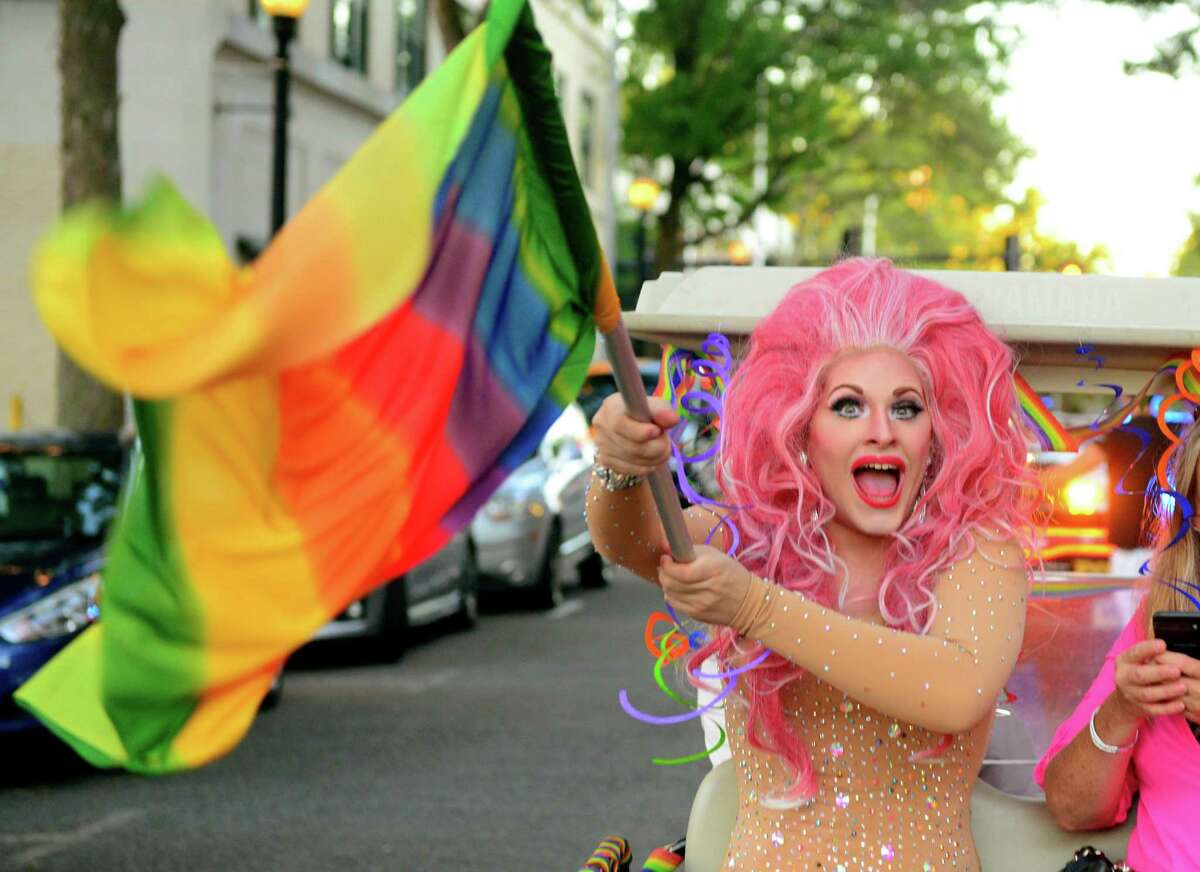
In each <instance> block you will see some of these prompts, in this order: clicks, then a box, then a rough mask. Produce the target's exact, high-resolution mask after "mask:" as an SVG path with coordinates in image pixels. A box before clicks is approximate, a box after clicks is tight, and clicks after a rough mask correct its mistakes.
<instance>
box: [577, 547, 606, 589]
mask: <svg viewBox="0 0 1200 872" xmlns="http://www.w3.org/2000/svg"><path fill="white" fill-rule="evenodd" d="M607 585H608V579H607V578H605V577H604V558H603V557H601V556H600V555H599V554H597V553H596V552H595V551H593V552H592V553H591V554H589V555H588V556H587V557H585V558H583V560H581V561H580V562H579V586H580V587H584V588H589V589H592V590H595V589H596V588H601V587H606V586H607Z"/></svg>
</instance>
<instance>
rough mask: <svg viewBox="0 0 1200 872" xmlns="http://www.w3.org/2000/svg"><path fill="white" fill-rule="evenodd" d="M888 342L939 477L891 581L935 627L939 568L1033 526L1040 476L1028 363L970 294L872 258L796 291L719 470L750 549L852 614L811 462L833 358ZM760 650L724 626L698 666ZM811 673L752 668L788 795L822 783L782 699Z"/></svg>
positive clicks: (788, 666) (762, 741)
mask: <svg viewBox="0 0 1200 872" xmlns="http://www.w3.org/2000/svg"><path fill="white" fill-rule="evenodd" d="M876 347H888V348H893V349H896V350H898V351H901V352H903V353H904V354H906V355H908V357H909V358H910V359H911V360H912V362H913V364H914V365H915V366H916V369H917V371H918V372H919V373H920V376H921V378H922V380H923V381H924V387H925V392H926V397H927V399H928V401H929V402H928V406H929V411H930V414H931V420H932V424H933V434H934V448H933V455H932V465H931V467H930V478H929V483H928V486H927V487H926V490H925V493H924V495H923V496H922V497H921V498H920V499H919V500H918V502H917V505H916V506H915V507H914V511H913V513H912V515H911V516H910V517H909V518H908V519H907V521H905V523H904V525H903V526H902V527H901V529H900V530H899V531H897V532H896V533H895V534H894V538H893V541H892V542H891V544H890V546H889V548H888V552H887V558H886V566H885V570H884V574H883V578H882V582H881V585H880V589H879V609H880V612H881V613H882V615H883V617H884V620H886V621H887V623H888V624H889V625H890V626H892V627H894V628H897V629H902V630H907V631H909V632H913V633H925V632H928V630H929V627H930V625H931V624H932V623H933V619H934V615H935V611H936V608H937V604H936V602H935V600H934V596H933V591H932V588H933V584H934V580H935V576H936V574H937V573H938V572H939V571H941V570H943V569H945V568H946V567H947V566H949V565H950V564H951V563H953V562H954V561H956V560H958V559H960V558H962V557H963V556H965V555H966V554H967V553H968V552H969V551H970V550H972V549H973V548H974V541H975V540H974V537H975V536H976V535H981V536H984V537H986V538H989V539H992V538H997V537H1004V538H1011V537H1017V538H1020V539H1022V540H1025V539H1026V538H1027V535H1028V534H1027V524H1028V517H1029V511H1030V506H1029V502H1028V501H1029V498H1030V497H1029V495H1030V493H1031V487H1030V485H1031V484H1032V476H1031V474H1030V473H1029V472H1028V471H1027V469H1026V464H1025V459H1026V451H1027V446H1028V445H1029V437H1028V434H1027V432H1026V431H1025V430H1024V428H1023V426H1022V425H1021V423H1020V415H1019V413H1018V406H1017V398H1016V392H1015V389H1014V386H1013V379H1012V372H1013V369H1014V366H1015V362H1014V359H1013V355H1012V352H1011V351H1010V349H1009V348H1008V346H1006V345H1005V344H1004V343H1003V342H1001V341H1000V340H999V339H997V338H996V337H995V336H994V335H993V334H992V333H991V332H990V331H989V330H988V329H987V328H986V327H985V326H984V324H983V321H982V320H981V319H980V317H979V313H978V312H976V311H975V309H974V308H973V307H972V306H971V304H970V303H968V302H967V300H966V298H964V297H963V296H962V295H961V294H959V293H958V292H956V291H952V290H950V289H948V288H945V287H943V286H941V285H939V284H937V283H935V282H932V281H930V280H928V279H925V278H921V277H919V276H916V275H913V274H912V273H908V272H905V271H903V270H900V269H897V268H896V267H894V266H893V265H892V264H891V263H890V262H888V261H886V260H865V259H853V260H846V261H843V262H841V263H838V264H837V265H835V266H833V267H831V268H830V269H827V270H824V271H823V272H821V273H819V274H817V275H816V276H813V277H812V278H811V279H809V280H808V281H806V282H803V283H802V284H800V285H797V286H796V287H794V288H792V290H791V291H789V292H788V294H787V296H786V297H784V299H783V300H782V301H781V302H780V303H779V305H778V306H777V307H776V309H775V310H774V311H773V312H772V313H771V314H770V315H769V316H767V317H766V318H765V319H763V321H762V322H761V323H760V324H759V325H758V327H757V328H756V329H755V331H754V333H753V335H752V336H751V339H750V345H749V351H748V353H747V354H746V356H745V358H744V360H743V361H742V362H741V364H740V366H739V367H738V370H737V372H736V373H735V375H734V377H733V380H732V382H731V384H730V386H729V389H728V392H727V395H726V397H725V410H724V420H723V423H722V427H723V434H722V440H723V445H722V451H721V462H720V466H719V471H718V475H719V479H720V482H721V486H722V489H723V490H724V493H725V496H726V498H727V501H728V502H729V503H731V504H734V505H738V506H741V507H743V508H741V509H740V510H739V511H738V513H737V518H736V520H737V524H738V526H739V528H740V530H741V541H742V547H741V551H740V553H739V554H738V555H736V556H737V557H738V559H739V560H740V561H741V562H742V563H743V564H744V565H745V566H746V567H747V568H748V569H750V571H752V572H754V573H755V574H757V575H760V576H762V577H763V578H767V579H772V580H774V581H775V582H776V583H778V584H780V585H782V586H783V587H786V588H789V589H791V590H795V591H799V592H801V593H803V594H804V595H805V596H807V597H809V598H810V599H812V600H814V601H816V602H818V603H821V604H822V605H824V606H827V607H830V608H835V609H838V608H841V607H842V606H843V602H844V597H845V594H846V589H847V575H846V568H845V564H844V563H843V562H842V561H841V560H840V559H839V557H838V555H837V554H836V553H834V551H833V550H832V548H831V546H830V543H829V540H828V539H827V538H826V536H825V533H824V531H823V527H824V525H825V524H826V523H828V522H829V520H830V519H831V518H832V517H833V515H834V506H833V503H832V502H830V501H829V500H828V499H826V498H825V496H824V495H823V494H822V491H821V485H820V483H819V481H818V480H817V478H816V476H815V475H814V473H813V471H812V469H811V468H809V467H808V466H806V465H803V464H802V463H801V462H800V460H799V457H800V452H801V449H802V448H803V447H804V444H805V439H806V432H807V428H808V423H809V421H810V420H811V419H812V416H813V414H814V412H815V411H816V408H817V404H818V403H819V402H820V397H821V392H822V382H823V378H824V372H825V370H826V368H827V367H828V366H829V364H830V362H831V361H833V360H834V359H835V358H836V357H837V356H838V355H841V354H845V353H847V352H851V351H855V350H863V349H869V348H876ZM764 409H769V410H770V414H763V413H762V410H764ZM761 651H762V646H760V645H757V644H754V645H749V646H748V645H747V641H746V640H745V639H741V638H740V637H738V636H737V635H736V634H735V633H734V632H733V631H732V630H729V629H723V630H722V631H720V632H719V633H716V634H715V635H714V637H713V640H712V641H711V642H710V643H709V644H708V645H706V646H704V648H702V649H701V650H699V651H698V652H696V653H695V654H694V655H693V657H692V658H691V666H690V671H691V670H695V669H696V668H698V667H699V664H701V663H702V662H703V661H704V659H705V658H706V657H708V656H709V655H711V654H714V653H715V654H717V655H718V656H719V657H720V658H721V659H722V661H726V660H730V659H733V658H737V659H749V658H752V657H754V656H757V655H758V654H760V653H761ZM802 674H803V670H801V669H799V667H797V666H796V665H795V664H793V663H791V662H790V661H788V660H785V659H784V658H782V657H780V656H779V655H777V654H771V655H770V656H769V657H768V658H767V659H766V660H764V661H763V663H761V664H760V665H759V666H758V667H756V668H755V669H753V670H751V671H749V672H747V673H746V674H745V675H744V676H743V684H742V694H743V696H744V697H745V698H746V700H747V702H748V704H749V713H748V719H747V724H748V727H749V740H750V743H751V744H752V745H753V746H754V747H756V748H759V749H761V750H766V751H770V752H774V753H776V754H778V755H779V756H781V757H782V758H783V759H784V760H785V761H786V762H787V763H788V764H789V766H790V768H791V769H792V771H793V772H794V773H795V781H794V783H793V784H792V785H790V787H789V788H788V790H787V791H786V793H785V794H784V797H785V798H784V800H783V801H784V802H785V803H790V802H797V801H802V800H804V799H807V798H811V797H812V796H813V795H814V793H815V791H816V778H815V774H814V771H813V766H812V759H811V756H810V754H809V751H808V748H807V747H806V746H805V744H804V742H803V741H802V740H801V739H800V737H799V736H798V735H797V734H796V733H795V731H793V730H792V728H791V727H790V726H789V724H788V722H787V719H786V718H785V716H784V714H783V707H782V703H781V700H780V693H781V691H782V689H783V687H784V685H786V684H787V683H789V682H790V681H792V680H795V679H797V678H799V677H800V676H801V675H802Z"/></svg>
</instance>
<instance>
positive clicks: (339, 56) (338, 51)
mask: <svg viewBox="0 0 1200 872" xmlns="http://www.w3.org/2000/svg"><path fill="white" fill-rule="evenodd" d="M329 16H330V27H329V53H330V55H331V56H332V57H333V59H334V60H335V61H337V62H338V63H339V64H341V65H342V66H344V67H349V68H350V69H352V70H358V71H359V72H360V73H365V72H366V71H367V0H333V3H331V4H330V7H329Z"/></svg>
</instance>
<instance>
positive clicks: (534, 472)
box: [470, 404, 606, 609]
mask: <svg viewBox="0 0 1200 872" xmlns="http://www.w3.org/2000/svg"><path fill="white" fill-rule="evenodd" d="M593 457H594V449H593V446H592V442H591V437H590V436H589V434H588V424H587V419H586V418H585V417H584V414H583V412H582V410H581V409H580V408H579V407H578V406H577V405H575V404H571V406H569V407H568V408H567V410H566V411H564V412H563V415H562V417H560V418H559V419H558V421H556V422H555V423H554V425H553V426H552V427H551V428H550V430H549V431H548V432H547V433H546V436H545V437H544V438H543V439H542V442H541V445H540V446H539V447H538V451H537V453H536V454H534V456H533V457H531V458H529V460H527V461H525V462H524V463H523V464H521V465H520V466H519V467H517V469H516V470H515V471H514V472H513V473H512V475H510V476H509V477H508V478H507V479H506V480H505V481H504V483H503V484H502V485H500V487H499V488H498V489H497V490H496V492H495V493H494V494H492V497H491V499H489V500H488V501H487V503H485V504H484V506H483V508H482V509H480V510H479V512H478V513H477V514H476V515H475V518H474V519H473V520H472V521H471V527H470V531H471V540H472V541H473V542H474V543H475V546H476V555H477V559H478V565H479V572H480V590H481V592H485V593H500V592H502V591H512V590H518V591H520V592H521V593H523V594H524V596H525V598H526V601H527V602H528V603H529V605H531V606H533V607H534V608H542V609H550V608H553V607H554V606H556V605H558V604H559V603H561V602H562V599H563V581H564V579H566V578H567V577H569V576H570V575H572V574H574V575H576V576H577V577H578V580H579V583H580V584H581V585H582V586H584V587H602V586H603V585H604V584H605V583H606V581H605V578H604V564H603V561H602V560H601V559H600V555H599V554H597V553H596V550H595V548H594V547H593V546H592V539H591V536H590V535H589V533H588V529H587V523H586V521H585V520H584V504H585V501H586V498H587V489H588V479H589V476H590V475H591V469H592V459H593Z"/></svg>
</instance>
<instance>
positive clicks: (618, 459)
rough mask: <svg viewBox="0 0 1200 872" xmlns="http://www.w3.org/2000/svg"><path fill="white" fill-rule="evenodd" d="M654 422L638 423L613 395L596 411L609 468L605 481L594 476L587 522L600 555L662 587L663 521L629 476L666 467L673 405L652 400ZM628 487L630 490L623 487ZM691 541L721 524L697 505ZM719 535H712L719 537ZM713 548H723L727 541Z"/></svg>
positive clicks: (644, 488) (602, 459) (599, 452)
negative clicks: (661, 466)
mask: <svg viewBox="0 0 1200 872" xmlns="http://www.w3.org/2000/svg"><path fill="white" fill-rule="evenodd" d="M650 410H651V414H652V415H653V416H654V421H655V423H653V424H647V423H644V422H641V421H635V420H634V419H633V418H631V417H629V415H628V414H627V413H626V411H625V404H624V402H623V401H622V400H621V397H620V395H618V394H613V395H612V396H610V397H608V398H607V399H606V400H605V401H604V404H603V405H602V406H601V407H600V409H599V411H597V412H596V416H595V418H594V419H593V421H592V426H593V427H594V428H595V431H596V464H597V467H598V469H600V470H607V472H606V473H602V474H603V475H607V478H608V481H607V483H606V482H605V481H603V480H602V478H601V475H593V476H592V481H591V484H590V486H589V489H588V496H587V522H588V529H589V530H590V531H591V534H592V541H593V542H594V543H595V545H596V550H597V551H598V552H600V555H601V556H602V557H604V559H605V560H608V561H609V562H611V563H616V564H618V565H620V566H623V567H625V568H626V569H628V570H630V571H631V572H633V573H635V574H637V575H640V576H641V577H642V578H645V579H647V580H648V581H652V582H654V583H655V584H657V583H658V561H659V558H660V557H661V555H662V551H661V550H660V543H661V541H662V539H663V535H664V534H663V527H662V523H661V522H660V521H659V519H658V512H657V510H656V509H655V506H654V497H653V496H652V495H651V493H650V487H649V485H647V484H646V483H645V482H643V481H637V482H632V481H630V480H629V479H630V477H634V478H640V477H642V476H645V475H648V474H649V473H650V472H651V471H652V470H653V469H654V468H655V467H657V466H659V465H661V464H663V463H666V462H667V458H668V457H669V456H670V452H671V448H670V443H669V441H668V438H669V437H668V436H667V430H669V429H670V428H671V427H672V426H674V425H675V423H677V422H678V420H679V417H678V415H676V414H675V412H674V411H673V410H672V409H671V407H670V406H669V405H667V404H666V403H664V402H662V401H661V400H658V399H656V398H654V397H651V398H650ZM623 485H628V486H623ZM684 518H685V520H686V521H687V526H688V530H689V532H690V533H691V537H692V541H693V542H697V543H702V542H704V541H705V539H706V538H707V537H708V535H709V532H710V531H711V530H712V528H713V527H714V526H715V525H716V523H717V522H718V518H717V516H716V515H715V514H713V513H712V512H711V511H709V510H707V509H703V508H696V507H693V508H691V509H688V510H687V511H686V512H685V513H684ZM716 538H717V537H714V539H716ZM714 544H723V539H721V540H720V542H715V543H714Z"/></svg>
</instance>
